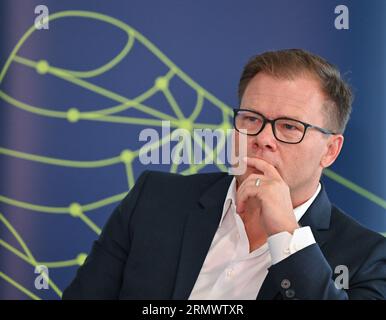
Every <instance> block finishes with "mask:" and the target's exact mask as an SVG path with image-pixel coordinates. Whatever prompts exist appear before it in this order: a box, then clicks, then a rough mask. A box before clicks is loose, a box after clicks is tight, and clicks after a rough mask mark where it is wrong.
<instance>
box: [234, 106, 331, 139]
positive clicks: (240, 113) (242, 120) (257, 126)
mask: <svg viewBox="0 0 386 320" xmlns="http://www.w3.org/2000/svg"><path fill="white" fill-rule="evenodd" d="M233 112H234V117H233V125H234V127H235V129H236V130H237V131H238V132H240V133H243V134H246V135H248V136H257V135H258V134H259V133H260V132H261V131H263V130H264V128H265V125H266V124H267V123H270V124H271V126H272V131H273V135H274V136H275V138H276V139H277V140H279V141H281V142H284V143H290V144H297V143H300V142H301V141H302V140H303V138H304V136H305V134H306V131H307V129H308V128H313V129H316V130H318V131H320V132H321V133H323V134H333V135H335V134H337V133H335V132H332V131H330V130H328V129H323V128H320V127H317V126H314V125H312V124H309V123H306V122H302V121H299V120H295V119H291V118H286V117H283V118H277V119H268V118H266V117H265V116H263V115H262V114H260V113H258V112H256V111H253V110H248V109H233Z"/></svg>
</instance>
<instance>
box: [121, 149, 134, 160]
mask: <svg viewBox="0 0 386 320" xmlns="http://www.w3.org/2000/svg"><path fill="white" fill-rule="evenodd" d="M120 158H121V161H122V162H124V163H130V162H132V161H133V159H134V154H133V152H131V151H130V150H123V151H122V152H121V156H120Z"/></svg>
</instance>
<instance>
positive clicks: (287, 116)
mask: <svg viewBox="0 0 386 320" xmlns="http://www.w3.org/2000/svg"><path fill="white" fill-rule="evenodd" d="M255 108H256V107H242V108H240V109H244V110H250V111H254V112H257V113H259V114H262V115H263V116H265V117H267V116H266V115H265V114H264V113H262V112H260V111H258V110H256V109H255ZM267 118H270V119H280V118H286V119H293V120H297V121H302V122H304V119H302V117H299V116H298V115H288V114H279V115H278V116H276V117H274V118H271V117H267Z"/></svg>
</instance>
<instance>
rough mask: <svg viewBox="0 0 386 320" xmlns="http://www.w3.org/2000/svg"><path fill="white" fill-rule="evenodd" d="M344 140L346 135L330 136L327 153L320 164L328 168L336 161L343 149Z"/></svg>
mask: <svg viewBox="0 0 386 320" xmlns="http://www.w3.org/2000/svg"><path fill="white" fill-rule="evenodd" d="M343 142H344V137H343V136H342V135H341V134H337V135H331V136H330V137H329V141H328V143H327V146H326V153H325V154H324V156H323V157H322V159H321V160H320V165H321V166H322V167H323V168H327V167H329V166H330V165H332V164H333V163H334V162H335V160H336V158H338V156H339V153H340V151H341V150H342V147H343Z"/></svg>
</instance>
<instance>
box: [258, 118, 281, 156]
mask: <svg viewBox="0 0 386 320" xmlns="http://www.w3.org/2000/svg"><path fill="white" fill-rule="evenodd" d="M255 141H256V143H257V144H258V145H259V147H261V148H267V149H270V150H272V151H275V150H276V147H277V140H276V138H275V136H274V134H273V124H271V123H269V122H267V123H266V124H265V126H264V129H263V130H262V131H261V132H260V133H259V134H258V135H257V136H256V137H255Z"/></svg>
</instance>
